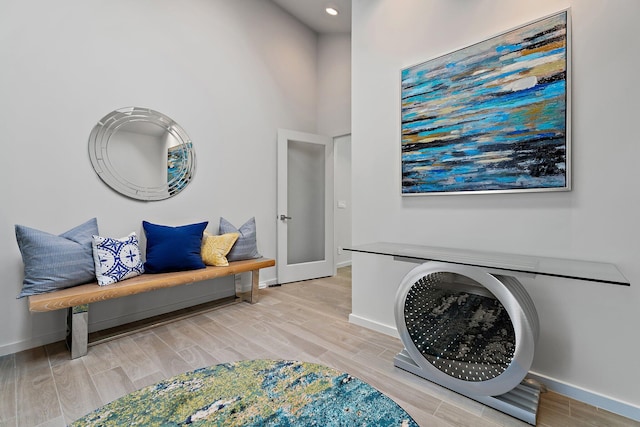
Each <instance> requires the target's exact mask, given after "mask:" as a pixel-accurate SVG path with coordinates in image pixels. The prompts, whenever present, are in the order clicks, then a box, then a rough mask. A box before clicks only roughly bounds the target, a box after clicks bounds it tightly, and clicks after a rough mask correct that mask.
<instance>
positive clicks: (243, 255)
mask: <svg viewBox="0 0 640 427" xmlns="http://www.w3.org/2000/svg"><path fill="white" fill-rule="evenodd" d="M226 233H239V234H240V237H238V240H237V241H236V244H235V245H233V247H232V248H231V251H229V253H228V254H227V259H228V260H229V261H241V260H243V259H254V258H261V257H262V255H260V253H259V252H258V239H257V233H256V219H255V217H252V218H250V219H249V220H248V221H247V222H245V223H244V224H242V226H240V228H236V227H235V226H234V225H233V224H231V223H230V222H229V221H227V220H226V219H224V218H220V234H226Z"/></svg>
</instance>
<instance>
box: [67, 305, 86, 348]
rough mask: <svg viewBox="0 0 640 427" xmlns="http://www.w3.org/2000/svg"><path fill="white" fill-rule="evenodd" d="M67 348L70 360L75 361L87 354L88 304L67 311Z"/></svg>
mask: <svg viewBox="0 0 640 427" xmlns="http://www.w3.org/2000/svg"><path fill="white" fill-rule="evenodd" d="M66 341H67V347H68V348H69V351H71V358H72V359H76V358H78V357H82V356H84V355H85V354H87V344H88V342H89V304H83V305H77V306H75V307H69V308H68V309H67V339H66Z"/></svg>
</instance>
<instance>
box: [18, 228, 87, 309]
mask: <svg viewBox="0 0 640 427" xmlns="http://www.w3.org/2000/svg"><path fill="white" fill-rule="evenodd" d="M15 230H16V240H17V241H18V247H19V248H20V254H21V255H22V262H23V264H24V281H23V284H22V292H21V293H20V295H18V298H22V297H26V296H29V295H36V294H42V293H46V292H52V291H55V290H58V289H64V288H70V287H71V286H76V285H82V284H84V283H89V282H93V281H94V280H95V277H96V272H95V267H94V264H93V251H92V248H91V243H92V236H93V235H94V234H98V221H97V220H96V219H95V218H93V219H90V220H89V221H87V222H85V223H84V224H80V225H78V226H77V227H74V228H72V229H71V230H69V231H66V232H64V233H62V234H60V235H58V236H56V235H54V234H50V233H47V232H44V231H40V230H36V229H35V228H30V227H25V226H24V225H16V226H15Z"/></svg>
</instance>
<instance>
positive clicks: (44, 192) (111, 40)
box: [0, 0, 318, 354]
mask: <svg viewBox="0 0 640 427" xmlns="http://www.w3.org/2000/svg"><path fill="white" fill-rule="evenodd" d="M317 39H318V36H317V35H316V34H315V33H313V32H312V31H310V30H309V29H307V28H306V27H304V26H302V25H301V24H299V23H298V22H297V21H294V20H292V18H291V17H290V15H288V14H287V13H285V12H284V11H282V10H281V9H280V8H278V7H276V6H275V5H273V4H272V3H271V2H268V1H264V0H242V1H227V0H206V1H205V0H187V1H180V2H176V1H169V0H141V1H135V2H130V1H126V0H113V1H110V2H86V1H81V0H63V1H58V2H55V3H53V2H48V1H44V0H34V1H29V2H23V1H19V0H8V1H4V2H3V4H2V13H0V56H1V57H2V63H3V66H2V67H0V93H1V94H2V96H0V117H2V119H0V135H2V148H3V159H4V161H3V165H2V168H0V182H2V183H3V184H4V188H3V192H2V203H1V206H0V271H1V272H2V281H1V282H0V286H1V290H0V292H2V298H0V325H1V326H0V328H1V329H0V354H6V353H10V352H14V351H18V350H21V349H25V348H29V347H32V346H34V345H37V344H41V343H46V342H51V341H55V340H58V339H61V338H62V337H63V336H64V320H63V319H64V313H63V312H62V311H60V312H53V313H37V314H30V313H29V312H28V309H27V301H26V299H22V300H16V299H15V297H16V296H17V295H18V293H19V291H20V287H21V280H22V268H23V266H22V260H21V258H20V253H19V251H18V246H17V244H16V241H15V236H14V224H24V225H27V226H31V227H34V228H38V229H41V230H45V231H49V232H52V233H56V234H58V233H62V232H64V231H66V230H68V229H70V228H71V227H73V226H75V225H77V224H80V223H81V222H84V221H86V220H87V219H89V218H92V217H97V218H98V224H99V228H100V232H101V234H103V235H107V236H117V237H120V236H124V235H126V234H128V233H129V232H130V231H136V232H138V233H139V234H143V231H142V228H141V221H142V220H148V221H151V222H156V223H161V224H170V225H181V224H186V223H190V222H196V221H202V220H209V221H210V225H209V231H211V232H214V233H215V232H217V229H218V221H219V218H220V217H221V216H224V217H225V218H227V219H228V220H230V221H231V222H232V223H234V224H236V225H238V226H239V225H241V224H242V223H243V222H244V221H245V220H247V219H248V218H249V217H251V216H255V217H256V221H257V228H258V247H259V250H260V252H261V253H262V254H263V255H265V256H267V257H275V215H276V212H275V200H276V190H275V176H276V170H275V167H276V166H275V160H276V130H277V128H291V129H299V130H302V131H309V132H313V131H315V130H316V127H317V96H316V94H317V87H316V82H317V72H318V64H317ZM128 106H142V107H149V108H152V109H154V110H157V111H160V112H162V113H164V114H166V115H168V116H169V117H171V118H172V119H174V120H175V121H176V122H178V123H179V124H180V125H181V126H182V127H183V128H184V129H185V130H186V132H187V133H188V135H189V136H190V137H191V139H192V140H193V144H194V148H195V151H196V155H197V162H198V166H197V171H196V174H195V179H194V181H193V182H192V183H191V184H190V185H189V186H188V187H187V188H186V189H185V190H184V191H183V192H181V193H180V194H179V195H177V196H176V197H174V198H172V199H169V200H166V201H161V202H152V203H144V202H139V201H134V200H130V199H127V198H125V197H123V196H120V195H118V194H116V193H115V192H113V191H112V190H111V189H109V188H108V187H107V186H106V185H104V184H103V183H102V181H101V180H100V179H99V178H98V176H97V175H96V174H95V173H94V171H93V169H92V168H91V164H90V161H89V157H88V152H87V140H88V137H89V133H90V132H91V129H92V128H93V126H94V124H95V123H96V122H97V121H98V120H99V119H100V118H101V117H103V116H104V115H106V114H107V113H109V112H110V111H112V110H114V109H117V108H122V107H128ZM143 241H144V240H143ZM274 277H275V269H273V268H272V269H267V270H265V271H264V272H263V273H262V274H261V280H262V281H267V282H268V281H270V280H273V279H274ZM216 284H217V286H216V287H220V286H222V287H223V288H226V291H227V292H229V291H231V292H232V286H233V280H231V281H230V282H229V281H224V280H223V281H218V282H216ZM216 292H217V291H216V290H214V289H212V286H211V283H210V282H206V283H204V284H197V285H192V286H189V287H180V288H177V289H172V290H166V291H156V292H154V293H151V294H146V295H144V296H141V297H131V298H126V299H120V300H117V301H110V302H104V303H100V304H96V305H95V306H92V308H91V312H90V323H91V324H92V329H96V328H97V327H103V326H109V325H111V324H112V323H118V322H120V321H124V320H132V319H131V317H132V316H133V317H136V316H138V317H141V316H142V315H148V314H153V310H156V308H158V307H163V306H171V307H176V306H180V305H188V304H192V303H193V302H194V301H202V300H203V299H207V298H210V297H212V296H216Z"/></svg>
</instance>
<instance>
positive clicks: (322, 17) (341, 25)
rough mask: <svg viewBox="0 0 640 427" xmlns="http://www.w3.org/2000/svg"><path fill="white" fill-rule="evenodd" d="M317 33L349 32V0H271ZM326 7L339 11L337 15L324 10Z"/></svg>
mask: <svg viewBox="0 0 640 427" xmlns="http://www.w3.org/2000/svg"><path fill="white" fill-rule="evenodd" d="M272 1H273V2H274V3H276V4H277V5H279V6H280V7H281V8H283V9H284V10H286V11H287V12H289V13H290V14H291V15H293V16H294V17H295V18H297V19H298V20H299V21H300V22H302V23H303V24H305V25H306V26H308V27H309V28H311V29H312V30H314V31H315V32H317V33H320V34H327V33H350V32H351V0H272ZM327 7H333V8H335V9H337V10H338V11H339V13H338V15H337V16H330V15H328V14H327V13H326V12H325V9H326V8H327Z"/></svg>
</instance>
